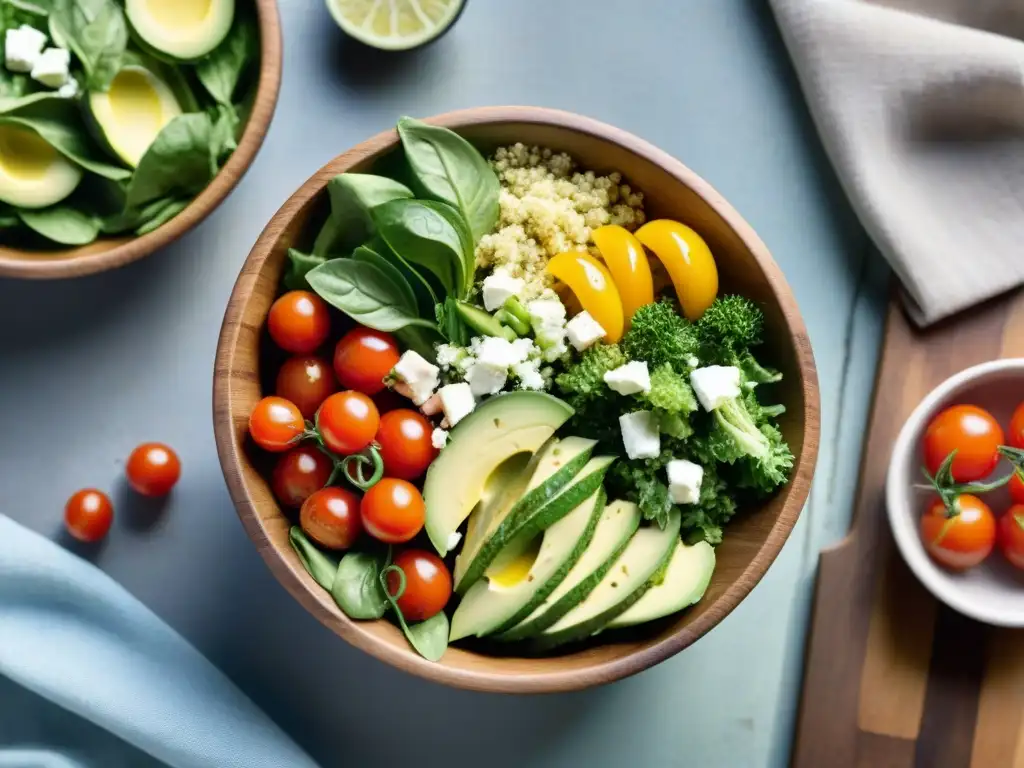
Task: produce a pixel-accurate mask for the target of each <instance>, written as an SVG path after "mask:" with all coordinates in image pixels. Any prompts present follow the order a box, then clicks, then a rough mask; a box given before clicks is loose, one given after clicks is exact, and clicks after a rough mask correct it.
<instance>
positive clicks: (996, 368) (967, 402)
mask: <svg viewBox="0 0 1024 768" xmlns="http://www.w3.org/2000/svg"><path fill="white" fill-rule="evenodd" d="M886 501H887V507H888V512H889V523H890V526H891V528H892V532H893V536H894V537H895V539H896V544H897V546H898V547H899V549H900V552H901V554H902V555H903V558H904V559H905V560H906V562H907V564H908V565H909V566H910V569H911V570H912V571H913V572H914V574H915V575H916V576H917V578H918V579H919V580H920V581H921V582H922V583H923V584H924V585H925V587H927V588H928V590H929V591H931V592H932V594H934V595H935V596H936V597H937V598H938V599H940V600H942V601H943V602H944V603H946V604H947V605H949V606H950V607H951V608H953V609H955V610H957V611H959V612H960V613H962V614H964V615H966V616H970V617H971V618H974V619H977V620H978V621H982V622H985V623H988V624H995V625H998V626H1006V627H1024V359H1008V360H995V361H992V362H989V363H983V364H981V365H977V366H974V367H972V368H968V369H967V370H965V371H962V372H960V373H958V374H957V375H955V376H953V377H951V378H949V379H947V380H946V381H945V382H943V383H942V384H940V385H939V386H938V387H936V388H935V389H934V390H933V391H932V392H931V393H930V394H929V395H928V396H927V397H926V398H925V399H924V400H923V401H922V402H921V404H920V405H918V407H917V408H916V409H915V410H914V412H913V413H912V414H911V416H910V418H909V419H908V420H907V423H906V424H905V425H904V427H903V429H902V431H901V432H900V435H899V438H898V439H897V440H896V444H895V446H894V448H893V456H892V462H891V464H890V466H889V475H888V478H887V484H886Z"/></svg>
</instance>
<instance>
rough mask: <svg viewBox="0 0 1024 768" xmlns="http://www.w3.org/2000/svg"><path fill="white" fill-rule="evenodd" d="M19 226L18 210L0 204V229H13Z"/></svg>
mask: <svg viewBox="0 0 1024 768" xmlns="http://www.w3.org/2000/svg"><path fill="white" fill-rule="evenodd" d="M20 226H21V219H19V218H18V212H17V211H16V210H15V209H14V208H12V207H11V206H9V205H0V229H14V228H15V227H20Z"/></svg>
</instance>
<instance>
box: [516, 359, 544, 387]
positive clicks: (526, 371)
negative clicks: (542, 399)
mask: <svg viewBox="0 0 1024 768" xmlns="http://www.w3.org/2000/svg"><path fill="white" fill-rule="evenodd" d="M539 366H540V361H539V360H529V361H527V362H525V363H518V364H517V365H513V366H512V375H513V376H515V377H516V378H517V379H519V388H520V389H544V384H545V382H544V377H543V376H542V375H541V373H540V370H539Z"/></svg>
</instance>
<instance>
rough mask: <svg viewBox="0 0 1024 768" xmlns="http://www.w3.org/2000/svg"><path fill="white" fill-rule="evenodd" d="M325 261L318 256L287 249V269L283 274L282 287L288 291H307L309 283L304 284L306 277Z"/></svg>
mask: <svg viewBox="0 0 1024 768" xmlns="http://www.w3.org/2000/svg"><path fill="white" fill-rule="evenodd" d="M325 261H326V259H324V258H322V257H320V256H315V255H313V254H309V253H303V252H302V251H299V250H297V249H295V248H289V249H288V268H287V270H286V271H285V273H284V287H285V288H287V289H288V290H289V291H308V290H309V283H308V282H306V275H307V274H309V272H310V270H313V269H316V268H317V267H319V266H320V265H321V264H323V263H324V262H325Z"/></svg>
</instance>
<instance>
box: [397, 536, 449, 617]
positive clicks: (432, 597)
mask: <svg viewBox="0 0 1024 768" xmlns="http://www.w3.org/2000/svg"><path fill="white" fill-rule="evenodd" d="M393 565H395V566H397V567H398V568H401V569H402V573H404V574H405V591H403V592H402V596H401V597H399V598H398V600H397V602H398V607H399V608H400V609H401V610H402V615H403V616H404V617H405V620H406V621H425V620H427V619H429V618H430V617H431V616H436V615H437V614H439V613H440V612H441V611H443V610H444V607H445V606H446V605H447V604H448V600H449V599H450V598H451V596H452V575H451V574H450V573H449V572H448V567H447V566H446V565H445V564H444V561H443V560H441V558H439V557H438V556H437V555H435V554H433V553H432V552H424V551H423V550H422V549H407V550H405V551H404V552H399V553H398V555H397V556H396V557H395V561H394V563H393ZM385 578H386V580H387V585H388V592H390V593H391V595H392V596H394V595H397V594H398V590H399V588H400V587H401V586H402V577H401V576H400V575H399V574H398V573H397V572H395V571H393V570H392V571H388V573H387V576H386V577H385Z"/></svg>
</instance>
